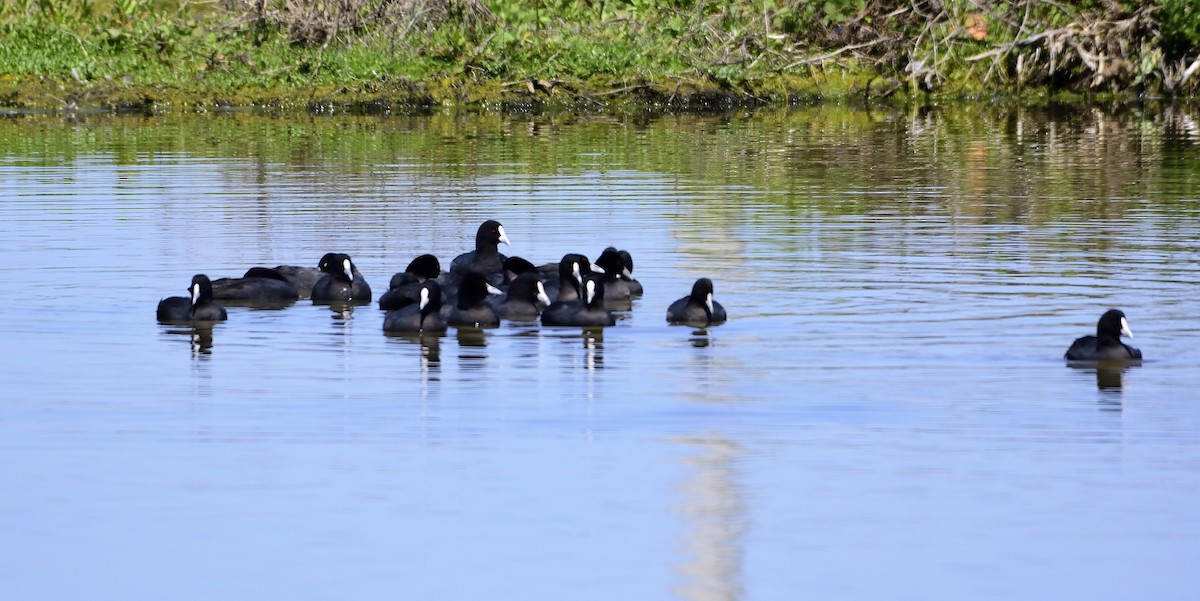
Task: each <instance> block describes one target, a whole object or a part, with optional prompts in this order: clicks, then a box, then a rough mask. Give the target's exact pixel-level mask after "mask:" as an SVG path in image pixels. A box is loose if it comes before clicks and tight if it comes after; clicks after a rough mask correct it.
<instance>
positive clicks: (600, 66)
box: [0, 0, 1200, 110]
mask: <svg viewBox="0 0 1200 601" xmlns="http://www.w3.org/2000/svg"><path fill="white" fill-rule="evenodd" d="M0 2H2V3H0V40H2V41H0V105H7V106H18V107H60V106H64V105H65V106H110V107H111V106H118V107H119V106H135V107H138V106H148V105H155V104H160V103H161V104H170V105H188V104H194V105H201V106H203V105H213V104H234V105H249V104H300V105H308V106H311V107H328V106H341V105H344V104H350V105H355V106H359V107H363V108H370V107H372V106H375V107H380V108H384V109H386V108H395V107H400V106H428V105H435V104H449V105H455V106H508V107H516V108H538V107H542V106H546V105H561V106H566V107H570V108H574V109H577V110H598V109H602V108H605V107H606V106H607V105H608V104H610V103H611V102H613V101H618V102H622V103H628V102H633V103H635V104H652V105H658V106H670V107H677V108H684V109H687V108H718V107H723V106H735V105H755V104H771V103H774V104H783V103H795V102H801V101H808V100H813V99H818V98H831V97H832V98H846V97H851V96H854V97H875V98H878V97H887V96H898V97H914V96H916V97H923V96H925V95H931V96H934V97H959V96H976V95H980V94H994V93H1003V94H1010V95H1011V94H1022V95H1033V96H1045V95H1063V94H1074V95H1093V94H1097V93H1102V94H1108V95H1114V94H1115V95H1130V96H1133V95H1139V94H1151V95H1166V96H1181V95H1191V94H1194V93H1195V92H1196V90H1197V89H1198V86H1200V84H1198V83H1197V82H1198V81H1200V73H1197V71H1198V70H1200V50H1198V48H1200V9H1198V8H1197V6H1196V3H1195V2H1194V0H1165V2H1163V3H1161V4H1154V5H1150V4H1149V3H1145V2H1135V1H1132V0H908V1H901V0H819V1H817V0H755V1H753V2H745V3H727V2H712V1H704V0H592V1H583V0H532V1H531V0H220V1H217V2H189V1H187V0H178V1H162V0H0Z"/></svg>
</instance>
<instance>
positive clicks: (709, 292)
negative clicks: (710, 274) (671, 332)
mask: <svg viewBox="0 0 1200 601" xmlns="http://www.w3.org/2000/svg"><path fill="white" fill-rule="evenodd" d="M667 321H668V322H670V323H673V324H686V325H690V326H700V327H703V326H710V325H717V324H719V323H722V322H724V321H725V307H722V306H721V303H718V302H717V301H715V300H713V283H712V280H710V279H708V278H700V279H698V280H696V283H695V284H692V293H691V294H689V295H688V296H685V297H683V298H681V299H679V300H677V301H675V302H673V303H671V306H670V307H668V308H667Z"/></svg>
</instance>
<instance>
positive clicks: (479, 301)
mask: <svg viewBox="0 0 1200 601" xmlns="http://www.w3.org/2000/svg"><path fill="white" fill-rule="evenodd" d="M500 293H501V292H500V290H499V289H497V288H496V287H495V286H492V285H491V284H489V283H488V282H487V279H486V278H484V277H483V275H482V274H478V273H468V274H466V275H464V276H463V279H462V282H461V283H460V284H459V286H458V297H457V298H456V299H455V300H454V303H453V304H452V305H450V306H448V307H443V308H442V317H443V318H445V320H446V323H448V324H450V325H452V326H469V327H474V328H494V327H496V326H498V325H500V318H499V317H498V316H496V311H495V310H494V309H492V307H491V306H490V305H488V304H487V298H488V295H489V294H500Z"/></svg>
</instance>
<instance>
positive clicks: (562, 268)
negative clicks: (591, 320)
mask: <svg viewBox="0 0 1200 601" xmlns="http://www.w3.org/2000/svg"><path fill="white" fill-rule="evenodd" d="M538 273H539V274H541V276H542V282H543V283H544V284H545V286H546V294H548V295H550V298H552V299H554V302H556V303H557V302H570V301H578V300H579V299H580V298H581V297H580V294H579V293H580V291H581V290H582V288H583V276H585V275H587V274H589V273H604V268H603V267H600V266H599V265H596V264H594V263H592V262H591V261H590V260H588V258H587V256H586V255H582V254H579V253H567V254H565V255H563V258H562V259H561V260H559V262H558V263H547V264H545V265H542V266H540V267H538ZM566 282H574V283H573V284H568V285H563V284H564V283H566Z"/></svg>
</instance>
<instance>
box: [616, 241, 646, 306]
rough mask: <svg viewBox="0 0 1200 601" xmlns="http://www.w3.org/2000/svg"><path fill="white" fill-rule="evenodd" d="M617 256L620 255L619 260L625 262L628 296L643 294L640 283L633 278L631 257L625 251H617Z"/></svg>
mask: <svg viewBox="0 0 1200 601" xmlns="http://www.w3.org/2000/svg"><path fill="white" fill-rule="evenodd" d="M617 254H619V255H621V260H622V261H624V262H625V269H626V274H625V275H626V278H627V279H628V286H629V294H630V295H631V296H641V295H642V292H643V290H644V289H643V288H642V283H641V282H639V281H637V280H636V279H634V277H633V255H631V254H629V251H627V250H619V251H617Z"/></svg>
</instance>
